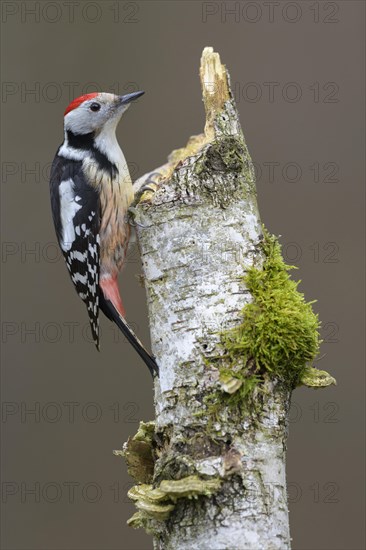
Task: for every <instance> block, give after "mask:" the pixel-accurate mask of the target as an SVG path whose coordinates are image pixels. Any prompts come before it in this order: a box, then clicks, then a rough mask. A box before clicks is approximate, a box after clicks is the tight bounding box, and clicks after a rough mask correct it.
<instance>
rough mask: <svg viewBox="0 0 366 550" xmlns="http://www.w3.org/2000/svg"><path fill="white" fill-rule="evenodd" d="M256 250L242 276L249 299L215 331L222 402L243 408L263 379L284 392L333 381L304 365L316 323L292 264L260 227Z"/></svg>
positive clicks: (312, 352) (316, 341) (312, 350)
mask: <svg viewBox="0 0 366 550" xmlns="http://www.w3.org/2000/svg"><path fill="white" fill-rule="evenodd" d="M260 248H261V250H262V253H263V263H262V266H261V267H260V268H257V267H255V266H252V267H250V268H249V269H248V271H247V273H246V275H245V276H244V279H243V280H244V283H245V285H246V288H247V289H248V291H249V292H250V294H251V295H252V298H253V299H252V301H251V302H250V303H248V304H246V305H245V306H244V308H243V310H242V316H243V321H242V323H241V324H240V325H238V326H236V327H234V328H232V329H230V330H229V331H225V332H224V333H222V334H221V345H222V347H223V349H224V355H223V356H222V357H221V358H220V360H219V361H220V363H221V366H220V380H219V386H220V390H221V391H222V392H223V393H224V396H225V397H224V400H225V402H226V403H227V405H229V406H234V407H238V406H239V407H240V408H241V409H242V410H243V411H244V410H247V408H248V406H249V405H250V403H252V404H253V401H254V399H253V397H254V396H255V401H257V399H258V392H260V391H261V382H263V381H264V379H265V378H274V379H276V380H278V381H279V382H281V383H283V384H284V385H285V386H286V387H288V388H289V389H290V390H291V389H293V388H295V387H296V386H298V385H300V384H302V383H304V384H307V385H309V386H315V387H320V386H326V385H329V384H331V383H335V380H334V379H333V378H332V377H330V376H329V375H327V376H322V377H320V378H319V376H317V377H316V376H315V374H316V373H319V372H320V371H317V369H315V368H313V367H309V363H312V362H313V360H314V358H315V357H316V355H317V354H318V352H319V346H320V343H321V340H320V335H319V328H320V322H319V320H318V316H317V314H315V313H314V311H313V308H312V304H313V303H314V301H312V302H306V301H305V298H304V295H303V294H302V293H301V292H299V290H298V288H297V287H298V285H299V283H300V281H297V282H296V281H293V280H292V279H291V278H290V275H289V271H290V270H291V269H296V268H295V267H294V266H290V265H287V264H285V262H284V260H283V258H282V254H281V246H280V244H279V242H278V240H277V238H276V237H275V236H273V235H270V234H269V233H268V232H267V231H266V230H265V229H263V239H262V241H261V243H260ZM325 374H327V373H325ZM315 378H316V381H317V383H316V384H315V383H311V380H315ZM319 380H320V382H319ZM214 401H216V399H215V400H214ZM216 412H217V411H216Z"/></svg>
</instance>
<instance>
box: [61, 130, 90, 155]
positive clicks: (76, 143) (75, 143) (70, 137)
mask: <svg viewBox="0 0 366 550" xmlns="http://www.w3.org/2000/svg"><path fill="white" fill-rule="evenodd" d="M66 133H67V143H68V144H69V145H70V147H73V148H74V149H84V150H90V149H93V148H94V137H95V134H94V132H90V133H89V134H74V133H73V132H71V130H67V132H66Z"/></svg>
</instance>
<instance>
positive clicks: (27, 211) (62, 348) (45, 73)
mask: <svg viewBox="0 0 366 550" xmlns="http://www.w3.org/2000/svg"><path fill="white" fill-rule="evenodd" d="M34 5H35V3H34V2H31V1H29V2H3V13H2V27H3V61H4V64H3V77H2V78H3V98H2V110H3V147H2V150H3V163H2V170H3V178H2V196H3V201H2V208H3V217H2V223H3V233H2V235H3V249H2V252H3V255H2V268H3V299H2V319H3V323H2V330H3V335H2V340H3V362H2V399H3V415H2V452H3V462H2V492H3V501H4V502H3V505H2V522H3V523H2V545H3V546H2V547H3V548H4V549H6V550H30V549H32V550H33V549H40V550H56V549H57V550H102V549H103V550H112V549H123V550H124V549H126V550H127V549H128V550H130V549H131V550H132V549H139V550H140V549H144V550H145V549H149V548H151V547H152V544H151V540H150V538H149V537H147V536H146V535H145V534H144V533H143V532H142V531H133V530H131V529H130V528H128V527H127V526H126V520H127V518H128V517H130V516H131V514H132V513H133V507H132V506H131V505H130V504H129V503H128V500H127V498H126V496H125V494H126V490H127V488H128V486H129V483H130V480H129V478H128V476H127V473H126V468H125V465H124V463H123V461H122V460H121V459H118V458H116V457H114V456H113V454H112V450H113V449H116V448H117V449H118V448H121V445H122V442H124V441H126V439H127V437H128V436H129V435H130V434H133V433H135V431H136V428H137V421H138V420H139V419H144V420H148V419H151V418H152V417H153V408H152V391H151V390H152V385H151V381H150V378H149V375H148V372H147V369H146V368H145V367H144V366H143V365H142V363H141V361H140V360H139V359H138V357H137V356H136V355H135V353H134V352H133V351H132V349H131V348H130V347H129V346H128V345H127V343H125V342H124V341H123V340H122V338H121V340H120V341H119V342H115V341H114V339H115V338H116V337H117V333H116V331H114V329H113V328H112V327H111V325H110V324H109V323H108V322H107V321H106V320H103V324H102V328H103V341H102V352H101V353H100V354H98V353H97V352H96V351H95V350H94V347H93V345H91V344H90V343H89V342H88V341H87V338H86V337H85V330H86V327H87V317H86V312H85V310H84V308H83V307H82V304H81V303H79V300H78V297H77V296H76V293H75V292H74V291H73V289H72V287H71V283H70V281H69V279H68V276H67V273H66V269H65V267H64V265H63V261H61V260H60V258H59V257H58V258H57V257H56V259H55V252H56V248H55V246H54V242H55V237H54V232H53V226H52V222H51V216H50V207H49V196H48V181H47V175H46V174H45V173H46V172H47V168H48V164H49V162H51V160H52V158H53V155H54V153H55V150H56V148H57V146H58V145H59V143H60V141H61V140H62V114H63V111H64V108H65V106H66V105H67V104H68V102H69V100H70V99H72V97H74V96H78V95H80V94H81V93H82V92H85V91H93V90H94V89H95V87H94V88H93V86H92V85H90V86H89V87H88V86H87V85H88V83H89V84H90V83H96V86H97V88H99V89H102V90H104V91H116V85H118V89H119V92H120V93H125V92H128V91H133V90H134V89H141V88H142V89H144V90H146V95H145V96H144V97H143V98H142V99H141V100H139V102H138V104H137V105H134V106H133V107H132V108H131V109H130V111H129V112H128V114H127V115H126V116H125V118H124V119H123V121H122V124H121V125H120V127H119V130H118V135H119V138H120V141H121V143H122V145H123V149H124V151H125V154H126V156H127V159H128V160H129V162H130V163H131V168H132V172H133V175H134V176H136V175H137V174H143V173H145V172H146V171H147V170H149V169H152V168H155V167H156V166H158V165H159V164H161V163H162V162H163V161H164V159H165V157H166V156H167V154H168V153H169V152H170V151H171V150H172V149H173V148H177V147H179V146H181V145H183V144H184V143H185V141H186V139H187V137H188V136H190V135H191V134H195V133H199V132H200V131H201V129H202V126H203V122H204V116H203V109H202V103H201V97H200V87H199V80H198V77H197V72H198V66H199V58H200V55H201V51H202V49H203V47H204V46H207V45H212V46H214V48H215V49H216V50H217V51H219V52H220V54H221V56H222V59H223V61H224V62H225V63H226V64H227V65H228V67H229V69H230V73H231V77H232V81H233V86H234V90H235V92H236V96H237V100H238V108H239V111H240V116H241V121H242V124H243V129H244V131H245V135H246V139H247V142H248V145H249V147H250V151H251V154H252V157H253V160H254V162H255V163H256V164H257V165H258V166H259V168H258V170H259V176H260V177H258V200H259V205H260V211H261V216H262V219H263V221H264V222H265V223H266V225H267V227H268V228H269V229H270V230H271V231H272V232H274V233H276V234H280V235H282V243H283V244H284V254H285V257H286V259H287V260H288V262H290V263H296V264H297V265H298V267H299V271H298V272H297V273H296V274H295V276H296V277H298V278H301V279H302V280H303V282H302V284H301V289H302V290H303V291H304V292H305V295H306V297H307V298H308V299H315V298H316V299H318V302H317V303H316V305H315V308H316V310H317V311H318V312H319V314H320V318H321V320H322V322H323V326H324V328H323V333H322V335H323V338H324V339H325V342H324V343H323V345H322V349H321V352H322V355H324V356H323V357H322V359H321V361H320V362H319V363H318V365H319V367H321V368H324V369H326V370H328V371H330V372H331V373H332V374H333V375H334V376H335V377H336V378H337V381H338V386H337V387H336V388H335V387H332V388H329V389H325V390H320V391H311V390H309V389H305V388H304V389H300V390H297V391H296V392H295V393H294V396H293V400H294V404H293V408H292V412H291V426H290V438H289V446H288V468H287V472H288V482H289V495H290V520H291V533H292V537H293V547H294V549H297V550H300V549H301V550H310V549H312V550H320V549H322V550H323V549H329V550H330V549H332V550H333V549H339V550H340V549H342V550H343V549H350V550H356V549H362V548H365V546H364V544H365V542H364V538H363V523H364V522H363V518H364V500H363V497H364V479H363V465H364V454H363V451H364V431H363V426H364V421H363V418H364V414H363V412H364V401H365V394H364V380H363V378H364V355H363V340H364V324H363V303H364V302H363V298H364V295H363V254H364V252H363V250H364V249H363V235H364V225H363V213H364V201H363V197H364V187H363V186H364V183H363V176H364V171H363V170H364V165H363V156H364V139H363V136H364V110H363V93H364V89H363V82H364V79H363V76H364V69H363V41H364V32H365V30H364V3H363V2H362V1H359V2H358V1H347V2H346V1H338V2H330V3H329V2H307V1H301V2H295V3H294V2H292V3H289V2H280V3H279V4H278V5H277V4H276V3H275V4H272V8H273V9H274V13H273V17H272V16H271V14H270V12H269V9H270V8H269V6H268V3H267V5H266V3H262V2H249V3H248V2H244V3H243V2H242V3H237V4H236V5H237V7H236V9H237V10H239V12H238V11H237V12H236V14H235V13H234V14H230V13H228V10H230V9H231V8H233V7H235V3H233V2H210V3H201V2H184V3H183V2H170V3H169V2H154V1H151V2H147V1H142V2H140V1H138V2H116V1H113V2H112V1H109V0H106V1H105V2H84V1H82V0H81V1H79V3H74V4H73V5H74V9H75V13H74V15H72V14H71V12H70V11H69V12H68V8H67V7H66V6H65V5H64V4H63V3H62V2H60V3H58V4H55V3H54V2H48V1H46V2H40V3H38V10H39V12H38V14H37V13H36V14H35V15H34V14H32V13H30V12H29V10H31V9H32V8H34ZM117 6H119V10H120V12H119V15H118V14H116V11H113V10H112V9H111V8H114V10H116V7H117ZM71 7H72V5H71ZM71 7H70V8H69V9H70V10H71ZM27 10H28V11H27ZM317 10H318V13H317ZM114 17H116V18H117V21H114V20H113V18H114ZM317 19H318V21H317ZM92 20H95V22H92ZM290 20H292V22H290ZM52 21H53V22H52ZM70 82H74V83H75V84H74V89H73V91H72V92H71V93H70V87H71V84H67V83H70ZM269 82H272V83H276V84H272V87H273V89H274V95H273V96H272V97H271V96H270V95H269V88H270V85H269V84H268V83H269ZM265 83H267V84H265ZM289 83H292V84H289ZM294 83H295V84H294ZM316 83H318V84H316ZM317 87H318V88H317ZM30 90H34V93H33V94H32V93H30ZM317 90H318V91H319V93H318V94H317ZM260 94H261V95H260ZM300 95H301V97H300ZM70 96H72V97H70ZM291 100H294V101H291ZM271 162H276V163H279V166H276V168H275V172H274V177H273V178H271V177H270V174H269V167H268V163H271ZM266 163H267V164H266ZM288 163H297V167H296V165H294V164H288ZM317 163H318V164H317ZM327 163H332V164H327ZM311 166H313V168H310V167H311ZM316 166H319V177H317V176H316V175H315V172H314V171H315V170H316ZM299 167H300V170H301V171H299ZM32 168H35V169H36V173H35V174H32V173H29V170H31V169H32ZM297 171H298V174H297ZM37 172H39V173H37ZM260 172H261V173H260ZM296 175H297V176H300V177H298V178H296ZM296 179H298V181H290V180H296ZM317 180H319V181H317ZM32 250H33V253H31V251H32ZM139 269H140V266H139V262H138V259H137V254H136V249H135V248H134V247H132V249H131V253H130V255H129V263H128V266H127V268H126V269H125V271H124V274H123V277H122V283H121V286H122V289H123V294H124V298H125V303H126V308H127V312H128V316H129V319H130V320H131V322H133V323H135V326H136V330H137V331H138V332H139V334H140V335H141V337H142V338H143V340H145V341H148V327H147V322H146V309H145V294H144V290H143V289H142V288H141V287H140V286H139V283H138V280H137V277H136V275H137V274H138V273H139ZM73 322H74V323H75V324H74V332H75V334H74V338H73V337H72V331H71V325H70V323H73ZM32 328H33V329H35V330H36V334H31V333H30V332H29V330H30V329H32ZM52 341H53V342H52ZM72 402H73V403H74V405H71V404H70V403H72ZM73 407H74V416H72V415H69V412H70V411H71V410H72V408H73ZM32 408H33V409H34V410H35V411H36V413H35V414H33V415H32V414H31V412H30V409H32ZM93 420H95V421H94V422H93ZM70 483H74V485H73V486H74V496H73V495H72V490H71V485H70ZM37 484H38V485H37ZM77 484H78V485H77ZM32 488H35V489H36V495H34V494H33V495H32V494H30V493H29V492H28V493H27V490H30V489H32ZM37 491H38V494H37ZM52 500H53V501H54V502H51V501H52ZM93 500H95V502H93Z"/></svg>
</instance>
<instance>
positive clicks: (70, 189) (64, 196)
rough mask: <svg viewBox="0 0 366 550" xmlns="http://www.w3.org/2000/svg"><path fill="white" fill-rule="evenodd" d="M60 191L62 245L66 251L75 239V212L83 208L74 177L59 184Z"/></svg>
mask: <svg viewBox="0 0 366 550" xmlns="http://www.w3.org/2000/svg"><path fill="white" fill-rule="evenodd" d="M59 193H60V217H61V226H62V241H61V243H60V246H61V248H62V250H63V251H64V252H67V251H68V250H70V248H71V247H72V243H73V242H74V240H75V226H74V223H73V220H74V217H75V214H76V212H77V211H78V210H80V208H81V204H78V203H77V202H76V198H77V197H75V193H74V182H73V181H72V179H71V178H70V179H68V180H65V181H62V182H61V183H60V186H59Z"/></svg>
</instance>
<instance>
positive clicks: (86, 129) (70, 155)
mask: <svg viewBox="0 0 366 550" xmlns="http://www.w3.org/2000/svg"><path fill="white" fill-rule="evenodd" d="M143 93H144V92H142V91H140V92H134V93H131V94H127V95H123V96H118V95H114V94H110V93H104V92H101V93H92V94H86V95H83V96H81V97H78V98H77V99H75V100H74V101H72V102H71V103H70V105H69V106H68V107H67V109H66V111H65V113H64V142H63V143H62V145H61V146H60V147H59V149H58V151H57V153H56V156H55V158H54V161H53V164H52V168H51V176H50V195H51V208H52V215H53V221H54V225H55V230H56V235H57V239H58V242H59V245H60V248H61V250H62V252H63V255H64V257H65V260H66V265H67V268H68V270H69V274H70V277H71V280H72V282H73V283H74V285H75V288H76V291H77V293H78V295H79V296H80V298H81V299H82V300H83V302H84V303H85V305H86V307H87V311H88V315H89V321H90V326H91V331H92V335H93V339H94V342H95V345H96V347H97V349H98V350H99V336H100V335H99V310H102V312H103V313H104V314H105V315H106V316H107V317H108V318H109V319H110V320H111V321H113V322H114V323H116V325H117V326H118V327H119V329H120V330H121V331H122V332H123V334H124V335H125V336H126V338H127V339H128V340H129V342H130V343H131V344H132V345H133V347H134V348H135V350H136V351H137V352H138V354H139V355H140V356H141V358H142V359H143V360H144V362H145V363H146V365H147V366H148V368H149V370H150V372H151V374H152V375H153V376H154V375H155V374H158V367H157V364H156V362H155V360H154V358H153V357H152V356H151V355H149V353H148V352H147V351H146V349H145V348H144V346H143V345H142V344H141V342H140V341H139V339H138V338H137V336H136V335H135V334H134V332H133V331H132V329H131V328H130V327H129V325H128V324H127V322H126V319H125V310H124V307H123V303H122V299H121V296H120V293H119V289H118V283H117V277H118V274H119V272H120V271H121V269H122V266H123V263H124V260H125V257H126V252H127V246H128V241H129V237H130V226H129V224H128V216H127V214H128V208H129V206H130V204H131V202H132V201H133V198H134V192H133V187H132V181H131V177H130V174H129V171H128V168H127V164H126V160H125V157H124V155H123V153H122V150H121V149H120V147H119V144H118V141H117V138H116V128H117V125H118V123H119V121H120V119H121V116H122V114H123V113H124V112H125V111H126V110H127V108H128V107H129V106H130V104H131V101H133V100H135V99H137V98H138V97H140V96H141V95H142V94H143Z"/></svg>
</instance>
